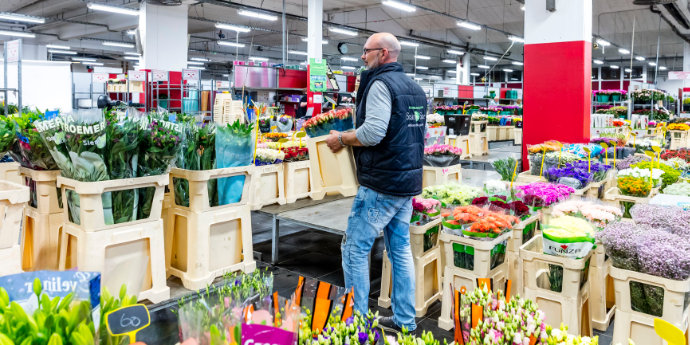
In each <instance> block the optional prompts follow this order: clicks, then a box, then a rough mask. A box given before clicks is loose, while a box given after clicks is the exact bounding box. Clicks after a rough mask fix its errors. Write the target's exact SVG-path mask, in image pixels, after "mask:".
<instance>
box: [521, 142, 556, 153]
mask: <svg viewBox="0 0 690 345" xmlns="http://www.w3.org/2000/svg"><path fill="white" fill-rule="evenodd" d="M545 148H546V152H553V151H559V150H560V149H561V143H560V142H558V141H556V140H549V141H545V142H543V143H541V144H537V145H532V146H529V147H527V151H529V153H541V152H542V151H543V150H544V149H545Z"/></svg>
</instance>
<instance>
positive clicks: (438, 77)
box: [429, 75, 441, 80]
mask: <svg viewBox="0 0 690 345" xmlns="http://www.w3.org/2000/svg"><path fill="white" fill-rule="evenodd" d="M429 79H437V80H438V79H441V77H440V76H437V75H432V76H431V77H429Z"/></svg>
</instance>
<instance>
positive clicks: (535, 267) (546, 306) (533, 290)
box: [520, 236, 592, 336]
mask: <svg viewBox="0 0 690 345" xmlns="http://www.w3.org/2000/svg"><path fill="white" fill-rule="evenodd" d="M591 256H592V253H591V252H590V253H589V254H587V256H586V257H584V258H581V259H570V258H565V257H559V256H555V255H549V254H544V250H543V242H542V238H541V236H536V237H534V238H532V239H531V240H529V241H528V242H527V243H525V244H524V245H522V246H521V247H520V261H521V262H522V267H523V270H524V271H523V274H524V276H523V277H524V279H523V284H524V297H525V298H527V299H531V300H533V301H535V302H537V304H538V305H539V309H541V310H542V311H544V314H545V315H546V318H545V320H544V321H545V322H546V323H547V324H550V325H560V324H561V323H563V324H565V325H567V326H568V331H569V333H571V334H581V335H583V336H591V335H592V325H591V320H592V316H591V309H590V303H589V296H590V285H589V279H588V278H589V262H590V258H591ZM549 275H552V277H554V278H553V282H550V279H549ZM559 275H560V276H561V277H562V278H561V279H560V283H559V279H558V276H559Z"/></svg>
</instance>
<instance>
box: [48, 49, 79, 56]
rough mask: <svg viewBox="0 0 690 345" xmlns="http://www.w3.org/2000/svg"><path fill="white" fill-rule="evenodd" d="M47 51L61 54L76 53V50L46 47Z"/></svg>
mask: <svg viewBox="0 0 690 345" xmlns="http://www.w3.org/2000/svg"><path fill="white" fill-rule="evenodd" d="M48 53H51V54H63V55H77V52H73V51H71V50H56V49H48Z"/></svg>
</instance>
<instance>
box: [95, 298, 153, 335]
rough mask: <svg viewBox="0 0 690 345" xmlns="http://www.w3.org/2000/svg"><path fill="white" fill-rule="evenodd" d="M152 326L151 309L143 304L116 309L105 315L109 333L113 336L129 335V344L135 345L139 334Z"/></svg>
mask: <svg viewBox="0 0 690 345" xmlns="http://www.w3.org/2000/svg"><path fill="white" fill-rule="evenodd" d="M150 324H151V314H149V309H148V308H146V306H145V305H143V304H134V305H130V306H126V307H122V308H119V309H115V310H113V311H111V312H109V313H108V314H106V315H105V325H106V326H107V327H108V333H110V334H111V335H113V336H120V335H127V336H129V343H130V344H134V343H135V342H136V341H137V340H136V335H137V332H139V331H141V330H142V329H144V328H146V327H148V326H149V325H150Z"/></svg>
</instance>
